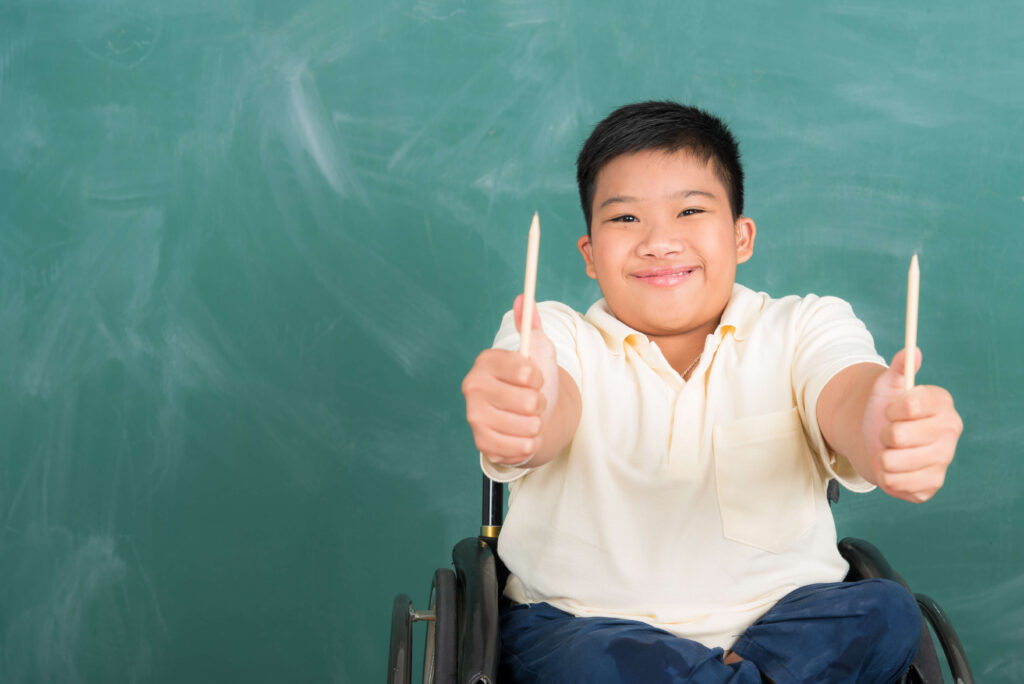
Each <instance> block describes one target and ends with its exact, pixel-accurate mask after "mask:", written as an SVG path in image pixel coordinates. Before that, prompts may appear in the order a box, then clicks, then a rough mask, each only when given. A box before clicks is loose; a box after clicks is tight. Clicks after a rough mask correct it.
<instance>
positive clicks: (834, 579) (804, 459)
mask: <svg viewBox="0 0 1024 684" xmlns="http://www.w3.org/2000/svg"><path fill="white" fill-rule="evenodd" d="M577 180H578V182H579V189H580V198H581V203H582V207H583V212H584V216H585V218H586V222H587V234H586V235H584V236H583V237H581V238H580V239H579V242H578V246H579V251H580V253H581V255H582V257H583V260H584V263H585V265H586V273H587V275H588V276H590V277H591V278H594V279H596V280H597V282H598V284H599V286H600V288H601V293H602V295H603V299H601V300H599V301H598V302H597V303H595V304H594V305H593V306H592V307H591V308H590V309H589V310H588V312H587V313H586V315H580V314H579V313H576V312H574V311H572V310H571V309H570V308H568V307H566V306H564V305H562V304H558V303H555V302H544V303H541V304H539V305H538V315H536V316H535V318H534V321H533V322H532V326H533V329H534V332H533V335H534V340H535V342H534V345H533V350H532V351H531V355H530V358H529V359H526V358H523V357H521V356H520V355H519V354H517V353H516V352H515V350H516V349H518V341H519V335H518V331H517V329H518V326H519V325H520V323H521V321H520V320H519V318H520V317H521V298H517V300H516V303H515V306H514V311H513V312H512V313H511V314H510V315H507V316H506V318H505V320H504V322H503V324H502V327H501V329H500V330H499V332H498V335H497V338H496V340H495V345H494V347H495V348H493V349H489V350H486V351H484V352H482V353H481V354H480V355H479V357H478V358H477V360H476V363H475V364H474V366H473V369H472V370H471V371H470V372H469V374H468V375H467V376H466V378H465V380H464V382H463V393H464V394H465V396H466V406H467V419H468V421H469V423H470V426H471V428H472V430H473V434H474V439H475V441H476V444H477V447H478V448H479V449H480V452H481V463H482V466H483V469H484V471H485V472H486V473H487V474H488V475H489V476H490V477H492V478H493V479H496V480H499V481H507V482H510V483H511V485H510V499H509V513H508V516H507V518H506V521H505V525H504V527H503V530H502V534H501V537H500V542H499V553H500V555H501V557H502V560H503V561H504V562H505V564H506V565H507V566H508V568H509V570H510V572H511V575H510V578H509V581H508V583H507V585H506V588H505V595H506V596H507V597H508V598H509V599H510V600H511V602H512V607H511V608H510V609H508V610H505V611H504V612H503V614H502V618H501V621H502V673H503V675H504V676H506V677H508V678H510V679H511V680H512V681H516V682H520V681H522V682H534V681H535V682H574V681H579V682H648V681H672V682H760V681H762V677H764V678H766V679H769V680H770V681H774V682H778V683H781V682H804V681H808V682H810V681H813V682H824V681H828V682H843V681H850V682H856V681H872V682H875V681H877V682H887V681H896V680H897V679H898V678H899V677H900V675H901V673H902V672H903V671H904V670H905V669H906V667H907V666H908V665H909V663H910V660H911V659H912V658H913V655H914V653H915V651H916V647H917V643H918V639H919V637H920V629H921V625H920V615H919V613H918V610H917V607H916V605H915V603H914V601H913V598H912V597H911V596H910V595H909V594H908V593H907V592H906V591H905V590H904V589H902V588H901V587H899V586H898V585H896V584H894V583H890V582H885V581H882V580H870V581H864V582H857V583H843V582H842V579H843V577H844V576H845V574H846V572H847V566H846V563H845V561H843V559H842V558H841V557H840V556H839V553H838V551H837V549H836V532H835V525H834V522H833V520H832V516H831V512H830V510H829V506H828V503H827V500H826V496H825V488H826V483H827V481H828V480H829V479H832V478H835V479H837V480H839V481H840V482H841V483H842V484H843V485H845V486H846V487H848V488H850V489H852V490H855V491H867V490H869V489H871V488H872V487H873V486H875V485H878V486H880V487H881V488H882V489H883V490H885V491H886V492H888V493H889V494H891V495H893V496H896V497H899V498H902V499H906V500H909V501H915V502H920V501H925V500H927V499H928V498H930V497H931V496H932V495H933V494H934V493H935V492H936V491H937V490H938V489H939V487H941V486H942V483H943V481H944V477H945V473H946V469H947V468H948V466H949V463H950V462H951V460H952V458H953V453H954V451H955V447H956V442H957V440H958V438H959V434H960V431H961V427H962V426H961V422H960V418H959V416H958V414H957V412H956V410H955V408H954V406H953V401H952V398H951V397H950V395H949V393H948V392H946V391H945V390H943V389H941V388H939V387H932V386H919V387H915V388H914V389H913V390H911V391H909V392H905V391H904V390H903V389H902V372H903V363H904V359H903V353H902V352H901V353H898V354H897V355H896V356H895V358H894V359H893V361H892V364H891V366H890V367H888V368H887V367H886V366H885V364H884V362H883V361H882V359H881V358H880V357H879V356H878V355H877V353H876V352H875V350H874V345H873V342H872V339H871V336H870V334H869V333H868V332H867V330H866V329H865V328H864V326H863V324H862V323H861V322H860V321H859V320H858V319H857V318H856V317H855V316H854V315H853V312H852V310H851V309H850V307H849V305H847V304H846V303H845V302H843V301H841V300H838V299H835V298H831V297H817V296H814V295H808V296H806V297H795V296H790V297H784V298H781V299H773V298H771V297H769V296H768V295H766V294H763V293H755V292H753V291H751V290H749V289H747V288H745V287H743V286H741V285H738V284H736V282H735V277H736V269H737V265H738V264H741V263H743V262H745V261H747V260H748V259H750V257H751V256H752V255H753V247H754V239H755V237H756V235H757V229H756V225H755V223H754V221H753V220H751V219H750V218H749V217H746V216H744V215H743V213H742V212H743V172H742V168H741V167H740V164H739V152H738V148H737V145H736V143H735V140H734V139H733V137H732V135H731V134H730V133H729V131H728V129H727V128H726V127H725V125H724V124H723V123H722V122H721V121H719V120H718V119H716V118H715V117H713V116H710V115H708V114H706V113H705V112H702V111H700V110H698V109H695V108H691V107H685V106H682V105H678V104H675V103H671V102H646V103H640V104H636V105H628V106H626V107H622V108H620V109H618V110H616V111H615V112H613V113H612V114H611V115H609V116H608V117H607V118H606V119H605V120H604V121H602V122H601V123H600V124H599V125H598V126H597V127H596V128H595V130H594V132H593V133H592V134H591V136H590V137H589V138H588V140H587V142H586V143H585V144H584V146H583V149H582V151H581V152H580V156H579V159H578V161H577ZM915 362H916V363H919V362H920V357H919V356H918V357H917V358H916V359H915Z"/></svg>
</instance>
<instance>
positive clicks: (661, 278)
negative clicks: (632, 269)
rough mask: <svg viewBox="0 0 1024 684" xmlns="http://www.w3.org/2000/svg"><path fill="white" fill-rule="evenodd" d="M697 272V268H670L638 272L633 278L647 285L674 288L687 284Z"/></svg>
mask: <svg viewBox="0 0 1024 684" xmlns="http://www.w3.org/2000/svg"><path fill="white" fill-rule="evenodd" d="M696 270H697V267H696V266H668V267H662V268H648V269H644V270H643V271H637V272H636V273H634V274H633V277H634V278H636V279H637V280H639V281H640V282H642V283H644V284H646V285H653V286H655V287H672V286H674V285H679V284H680V283H683V282H685V281H686V280H687V279H689V277H690V276H691V275H693V273H694V272H695V271H696Z"/></svg>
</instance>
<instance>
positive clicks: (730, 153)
mask: <svg viewBox="0 0 1024 684" xmlns="http://www.w3.org/2000/svg"><path fill="white" fill-rule="evenodd" d="M641 150H664V151H665V152H669V153H672V152H678V151H679V150H687V151H689V152H690V153H691V154H693V155H694V156H695V157H696V158H697V159H699V160H701V161H702V162H704V163H707V162H709V161H711V162H713V165H714V166H713V168H714V171H715V173H716V175H717V176H718V179H719V180H720V181H722V185H724V186H725V190H726V192H727V193H728V195H729V205H730V207H731V209H732V215H733V219H737V218H739V217H740V216H741V215H742V214H743V167H742V166H741V165H740V149H739V145H738V144H737V143H736V138H734V137H733V135H732V133H731V132H730V131H729V128H728V127H727V126H726V125H725V123H723V122H722V120H721V119H719V118H718V117H716V116H714V115H712V114H708V113H707V112H705V111H703V110H701V109H698V108H696V107H690V106H687V105H682V104H679V103H678V102H671V101H660V102H653V101H652V102H638V103H636V104H628V105H625V106H624V107H619V108H618V109H616V110H615V111H614V112H612V113H611V114H609V115H608V116H607V117H605V119H604V120H603V121H601V123H599V124H597V126H595V127H594V130H593V132H592V133H591V134H590V137H589V138H587V141H586V142H585V143H583V149H581V150H580V154H579V157H577V158H576V183H577V185H579V189H580V204H582V205H583V216H584V218H586V220H587V235H589V234H590V221H591V219H592V218H593V216H592V210H593V206H592V205H593V203H594V189H595V187H594V186H595V185H596V183H597V174H598V172H599V171H600V170H601V169H602V168H603V167H604V166H605V164H607V163H608V162H610V161H611V160H613V159H615V158H616V157H619V156H622V155H624V154H631V153H634V152H640V151H641Z"/></svg>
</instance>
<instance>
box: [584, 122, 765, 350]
mask: <svg viewBox="0 0 1024 684" xmlns="http://www.w3.org/2000/svg"><path fill="white" fill-rule="evenodd" d="M742 173H743V172H742V171H741V170H740V166H739V153H738V151H737V149H736V141H735V140H734V139H733V137H732V135H731V134H730V133H729V131H728V130H727V129H726V127H725V126H724V125H723V124H722V123H721V122H720V121H719V120H718V119H715V118H714V117H712V116H710V115H708V114H705V113H703V112H701V111H699V110H696V109H693V108H690V107H683V106H681V105H678V104H674V103H671V102H647V103H642V104H637V105H629V106H626V107H622V108H621V109H618V110H616V111H615V112H613V113H612V114H611V115H610V116H609V117H608V118H607V119H605V120H604V121H602V122H601V123H600V124H599V125H598V126H597V128H596V129H595V130H594V132H593V134H591V136H590V138H589V139H588V140H587V142H586V144H585V145H584V147H583V151H582V152H581V153H580V161H579V183H580V197H581V199H582V201H583V208H584V213H585V214H586V217H587V234H586V235H584V236H582V237H581V238H580V239H579V241H578V242H577V246H578V248H579V251H580V254H581V255H582V256H583V261H584V263H585V265H586V270H587V275H588V276H590V277H591V278H594V279H595V280H597V283H598V286H599V287H600V288H601V294H602V295H603V296H604V299H605V302H606V304H607V306H608V308H609V309H610V310H611V312H612V313H613V314H614V315H615V316H616V317H617V318H618V319H619V320H620V321H622V322H623V323H625V324H626V325H627V326H629V327H631V328H633V329H634V330H636V331H639V332H641V333H644V334H645V335H647V336H648V337H650V338H651V339H654V340H656V341H658V342H659V344H661V343H662V342H668V341H669V340H670V339H671V340H676V341H678V342H679V343H681V344H683V346H688V345H689V342H688V341H689V340H696V342H695V344H696V343H700V344H702V342H700V341H701V340H703V339H704V338H705V337H706V336H707V335H709V334H711V333H712V332H714V330H715V328H716V327H717V325H718V323H719V320H720V319H721V315H722V312H723V311H724V310H725V308H726V306H727V305H728V303H729V300H730V298H731V296H732V291H733V285H734V283H735V280H736V267H737V265H738V264H741V263H743V262H745V261H747V260H748V259H749V258H750V257H751V255H752V254H753V247H754V237H755V235H756V233H757V227H756V226H755V225H754V221H753V220H752V219H751V218H750V217H748V216H744V215H742V208H743V207H742V202H743V194H742V187H743V183H742ZM669 346H670V345H669V344H666V345H663V351H664V350H665V349H668V348H669ZM698 346H699V345H698ZM691 359H692V356H691V357H690V358H686V359H685V363H683V366H684V367H685V365H686V364H688V363H689V362H690V361H691ZM670 362H672V361H671V360H670Z"/></svg>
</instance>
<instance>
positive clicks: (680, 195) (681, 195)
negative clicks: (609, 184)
mask: <svg viewBox="0 0 1024 684" xmlns="http://www.w3.org/2000/svg"><path fill="white" fill-rule="evenodd" d="M694 195H696V196H698V197H707V198H709V199H717V198H716V197H715V194H714V193H713V192H708V191H707V190H680V191H679V192H674V193H672V194H671V195H669V197H670V198H672V199H686V198H688V197H693V196H694ZM636 201H637V198H636V197H633V196H632V195H613V196H611V197H609V198H608V199H606V200H605V201H604V202H601V206H599V207H598V209H604V208H605V207H607V206H608V205H609V204H615V203H616V202H636Z"/></svg>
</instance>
